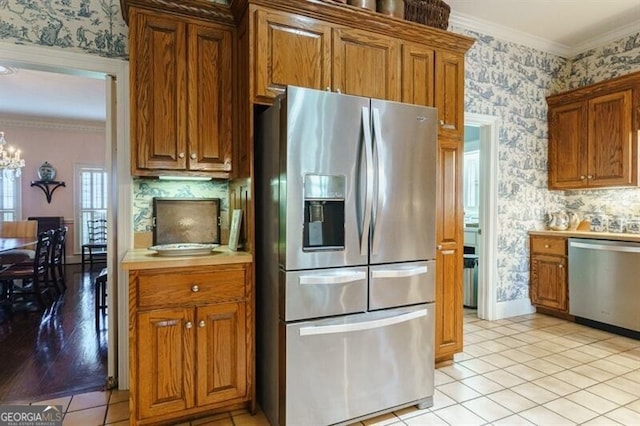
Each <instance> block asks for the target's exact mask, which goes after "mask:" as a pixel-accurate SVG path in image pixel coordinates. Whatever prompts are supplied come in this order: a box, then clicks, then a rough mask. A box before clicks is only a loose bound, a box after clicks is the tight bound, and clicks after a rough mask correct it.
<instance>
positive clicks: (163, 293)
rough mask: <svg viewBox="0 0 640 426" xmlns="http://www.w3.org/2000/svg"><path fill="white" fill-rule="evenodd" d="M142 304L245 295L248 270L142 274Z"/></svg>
mask: <svg viewBox="0 0 640 426" xmlns="http://www.w3.org/2000/svg"><path fill="white" fill-rule="evenodd" d="M137 281H138V282H137V285H138V306H140V307H143V308H144V307H150V306H158V305H163V306H166V305H181V304H193V303H211V302H219V301H226V300H234V299H242V298H244V297H245V270H244V269H242V268H238V269H225V270H218V271H215V272H204V271H199V272H186V271H185V272H167V273H164V274H158V273H154V274H148V275H146V274H141V275H139V276H138V279H137Z"/></svg>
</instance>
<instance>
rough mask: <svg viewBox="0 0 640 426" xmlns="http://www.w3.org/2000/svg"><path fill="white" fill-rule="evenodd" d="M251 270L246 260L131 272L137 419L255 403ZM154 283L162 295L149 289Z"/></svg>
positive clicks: (163, 419)
mask: <svg viewBox="0 0 640 426" xmlns="http://www.w3.org/2000/svg"><path fill="white" fill-rule="evenodd" d="M249 271H250V269H249V268H248V266H247V265H233V266H230V265H225V266H216V267H201V268H190V269H185V268H180V269H179V270H178V269H173V268H170V269H158V270H146V271H131V273H130V302H131V303H132V305H131V306H132V309H131V311H132V312H131V318H132V323H131V325H130V342H131V350H130V353H131V355H130V358H131V395H130V398H131V403H130V405H131V407H130V409H131V419H132V420H134V419H135V422H136V424H155V423H157V422H167V421H171V420H178V419H183V418H188V417H190V416H196V415H198V414H201V413H202V414H204V413H206V412H209V411H210V412H216V411H222V410H226V409H230V408H235V407H237V406H238V404H241V403H243V402H249V401H251V399H252V398H253V392H252V386H253V379H252V377H253V361H252V357H251V356H250V354H251V353H252V348H253V344H252V343H251V342H252V339H253V331H252V326H251V321H250V318H252V316H251V315H247V314H248V312H250V310H251V309H252V303H251V301H250V298H249V297H248V296H249V295H251V294H252V292H251V291H249V287H248V286H249V285H250V282H251V281H250V279H249V274H250V273H249ZM155 287H157V288H159V289H161V290H160V291H159V292H158V294H149V293H152V292H154V288H155ZM217 287H219V288H220V292H219V293H218V292H216V289H217ZM171 294H173V295H175V296H174V297H171ZM156 296H157V297H156ZM189 299H191V300H189Z"/></svg>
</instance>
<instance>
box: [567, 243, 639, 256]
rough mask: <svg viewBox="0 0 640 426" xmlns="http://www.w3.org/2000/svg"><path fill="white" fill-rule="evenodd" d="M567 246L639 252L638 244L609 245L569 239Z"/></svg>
mask: <svg viewBox="0 0 640 426" xmlns="http://www.w3.org/2000/svg"><path fill="white" fill-rule="evenodd" d="M569 247H574V248H582V249H587V250H601V251H618V252H624V253H640V246H625V245H615V246H610V245H607V244H593V243H581V242H578V241H571V242H570V243H569Z"/></svg>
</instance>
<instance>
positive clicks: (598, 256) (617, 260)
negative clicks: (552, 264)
mask: <svg viewBox="0 0 640 426" xmlns="http://www.w3.org/2000/svg"><path fill="white" fill-rule="evenodd" d="M569 313H570V314H571V315H574V316H576V317H580V318H585V319H588V320H593V321H598V322H600V323H604V324H610V325H614V326H617V327H622V328H626V329H629V330H633V331H638V332H640V243H632V242H624V241H609V240H593V239H582V238H569Z"/></svg>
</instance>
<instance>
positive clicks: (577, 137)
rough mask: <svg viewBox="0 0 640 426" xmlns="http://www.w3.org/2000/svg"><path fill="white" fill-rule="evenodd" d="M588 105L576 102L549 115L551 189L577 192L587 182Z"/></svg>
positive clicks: (550, 112) (555, 109)
mask: <svg viewBox="0 0 640 426" xmlns="http://www.w3.org/2000/svg"><path fill="white" fill-rule="evenodd" d="M586 137H587V105H586V103H585V102H574V103H570V104H568V105H562V106H560V107H557V108H554V109H553V110H552V111H549V187H550V188H552V189H563V188H576V187H580V186H582V185H585V184H586V179H587V158H588V157H587V140H586Z"/></svg>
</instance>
